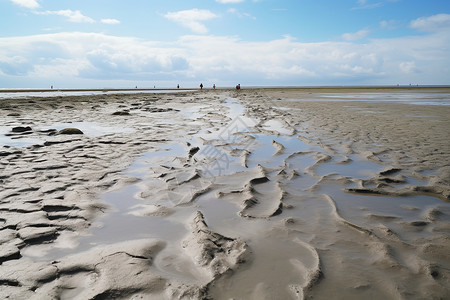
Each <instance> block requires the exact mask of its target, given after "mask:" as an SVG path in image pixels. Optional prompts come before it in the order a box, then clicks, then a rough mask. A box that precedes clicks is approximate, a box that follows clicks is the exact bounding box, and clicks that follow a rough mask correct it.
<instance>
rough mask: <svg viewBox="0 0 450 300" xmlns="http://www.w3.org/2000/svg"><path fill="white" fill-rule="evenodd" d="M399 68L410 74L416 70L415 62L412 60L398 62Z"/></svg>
mask: <svg viewBox="0 0 450 300" xmlns="http://www.w3.org/2000/svg"><path fill="white" fill-rule="evenodd" d="M399 68H400V70H401V71H402V72H403V73H406V74H410V73H414V72H416V71H417V68H416V63H415V62H414V61H405V62H401V63H400V64H399Z"/></svg>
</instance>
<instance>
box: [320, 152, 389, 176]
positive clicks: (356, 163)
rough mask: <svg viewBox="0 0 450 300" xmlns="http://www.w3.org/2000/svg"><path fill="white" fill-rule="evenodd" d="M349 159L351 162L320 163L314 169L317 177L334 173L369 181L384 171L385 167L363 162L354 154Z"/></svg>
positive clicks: (366, 161)
mask: <svg viewBox="0 0 450 300" xmlns="http://www.w3.org/2000/svg"><path fill="white" fill-rule="evenodd" d="M349 158H350V159H351V160H350V161H349V162H346V163H339V162H336V161H333V160H332V161H329V162H324V163H321V164H319V165H318V166H316V167H315V172H316V174H317V175H318V176H324V175H328V174H334V173H336V174H339V175H341V176H344V177H351V178H355V179H369V178H372V177H374V176H376V175H377V174H378V173H379V172H381V171H382V170H383V169H385V166H383V165H380V164H377V163H375V162H371V161H368V160H364V159H362V158H361V157H360V156H358V155H355V154H353V155H350V156H349Z"/></svg>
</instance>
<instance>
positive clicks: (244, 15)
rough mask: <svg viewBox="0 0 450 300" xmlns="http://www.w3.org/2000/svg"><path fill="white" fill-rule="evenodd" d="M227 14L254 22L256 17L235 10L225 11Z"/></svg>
mask: <svg viewBox="0 0 450 300" xmlns="http://www.w3.org/2000/svg"><path fill="white" fill-rule="evenodd" d="M227 12H228V13H230V14H233V15H236V16H238V17H239V18H249V19H253V20H256V17H254V16H252V15H251V14H249V13H246V12H240V11H239V10H237V9H236V8H229V9H227Z"/></svg>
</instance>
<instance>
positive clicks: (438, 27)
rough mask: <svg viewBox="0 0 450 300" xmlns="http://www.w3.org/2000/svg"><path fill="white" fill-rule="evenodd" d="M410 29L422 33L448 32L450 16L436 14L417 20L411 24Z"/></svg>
mask: <svg viewBox="0 0 450 300" xmlns="http://www.w3.org/2000/svg"><path fill="white" fill-rule="evenodd" d="M410 27H411V28H414V29H416V30H418V31H424V32H431V31H443V30H449V29H450V14H437V15H433V16H430V17H422V18H418V19H416V20H413V21H412V22H411V24H410Z"/></svg>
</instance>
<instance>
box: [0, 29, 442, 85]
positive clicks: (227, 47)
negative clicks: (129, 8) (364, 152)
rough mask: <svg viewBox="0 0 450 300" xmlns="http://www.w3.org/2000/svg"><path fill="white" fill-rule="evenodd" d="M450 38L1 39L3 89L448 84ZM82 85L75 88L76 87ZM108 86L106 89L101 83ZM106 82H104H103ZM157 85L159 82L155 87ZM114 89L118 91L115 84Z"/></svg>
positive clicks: (60, 36)
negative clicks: (57, 83)
mask: <svg viewBox="0 0 450 300" xmlns="http://www.w3.org/2000/svg"><path fill="white" fill-rule="evenodd" d="M449 47H450V36H449V35H447V34H446V35H443V34H439V33H430V34H428V33H427V34H423V35H418V36H410V37H403V38H388V39H370V40H369V41H367V42H366V43H355V42H352V41H340V42H338V41H331V42H321V43H304V42H299V41H297V40H296V39H294V38H293V37H290V36H284V37H281V38H279V39H275V40H270V41H258V42H255V41H253V42H250V41H245V40H241V39H240V38H238V37H236V36H214V35H186V36H183V37H181V38H179V39H178V40H176V41H172V42H165V43H163V42H154V41H149V40H143V39H138V38H133V37H118V36H111V35H106V34H98V33H82V32H71V33H64V32H62V33H55V34H43V35H32V36H20V37H2V38H0V81H1V82H12V80H15V82H23V83H25V84H29V83H31V82H37V81H39V82H54V80H56V79H58V80H61V81H63V80H64V84H65V86H67V87H83V84H86V83H87V82H88V83H89V84H91V85H94V84H100V83H99V82H102V86H104V85H115V84H116V83H117V82H119V83H121V84H123V82H124V81H136V80H140V81H145V82H149V84H148V85H149V86H153V85H154V83H155V82H157V81H165V82H172V84H174V85H176V83H177V82H179V83H183V85H184V86H187V85H186V84H184V83H186V82H193V83H195V85H192V86H197V82H198V81H203V83H204V84H205V83H207V82H208V79H211V80H213V79H214V81H215V83H216V84H220V85H222V86H224V85H228V86H231V85H234V84H236V83H237V82H241V83H242V84H245V85H316V84H317V85H327V84H330V85H333V84H336V85H342V84H397V83H402V82H406V83H409V82H418V83H420V84H446V83H447V84H448V82H450V70H449V68H448V66H449V65H450V57H449V56H448V51H447V49H449ZM80 82H81V83H80ZM104 82H107V83H104ZM108 82H109V83H108ZM156 84H158V83H156ZM117 85H119V84H117Z"/></svg>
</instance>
